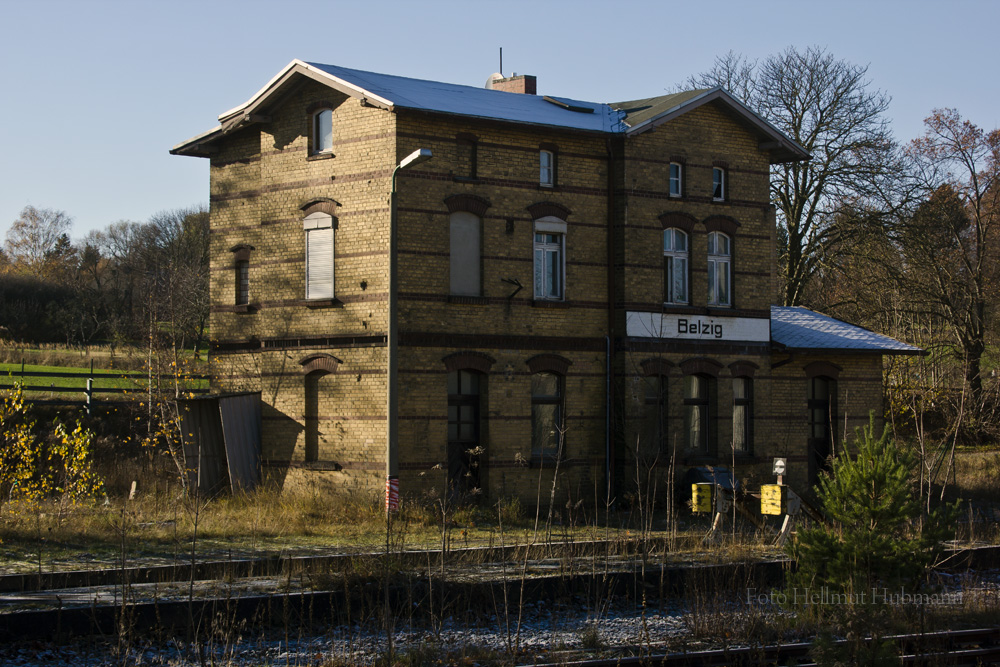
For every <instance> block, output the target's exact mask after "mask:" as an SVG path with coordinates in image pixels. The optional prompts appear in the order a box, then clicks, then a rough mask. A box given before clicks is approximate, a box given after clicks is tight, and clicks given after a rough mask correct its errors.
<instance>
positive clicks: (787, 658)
mask: <svg viewBox="0 0 1000 667" xmlns="http://www.w3.org/2000/svg"><path fill="white" fill-rule="evenodd" d="M881 641H886V642H891V643H892V644H893V645H894V646H895V647H896V651H897V653H898V655H899V661H900V664H903V665H914V666H927V667H930V666H931V665H949V666H950V667H986V666H987V665H1000V626H998V627H989V628H978V629H973V630H949V631H942V632H930V633H922V634H909V635H895V636H890V637H884V638H882V639H881ZM846 644H847V642H846V641H844V640H841V641H837V642H834V644H833V648H834V650H836V649H843V648H845V647H846ZM812 651H813V645H812V644H810V643H805V642H802V643H795V644H782V645H774V646H756V647H733V648H725V649H715V650H709V651H692V652H687V653H665V654H660V655H646V656H636V657H612V658H598V659H591V660H578V661H566V660H562V661H559V662H550V663H540V662H531V663H523V665H524V667H528V666H529V665H530V667H737V666H738V667H765V666H770V665H794V666H795V667H815V665H816V663H815V662H814V661H813V658H812Z"/></svg>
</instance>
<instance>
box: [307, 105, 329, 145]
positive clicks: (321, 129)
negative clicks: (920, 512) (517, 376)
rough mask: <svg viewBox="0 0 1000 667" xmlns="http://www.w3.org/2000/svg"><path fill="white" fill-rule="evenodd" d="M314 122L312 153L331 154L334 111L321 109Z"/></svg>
mask: <svg viewBox="0 0 1000 667" xmlns="http://www.w3.org/2000/svg"><path fill="white" fill-rule="evenodd" d="M312 120H313V122H312V125H313V127H312V152H313V153H329V152H330V151H332V150H333V110H332V109H320V110H319V111H317V112H316V113H314V114H313V117H312Z"/></svg>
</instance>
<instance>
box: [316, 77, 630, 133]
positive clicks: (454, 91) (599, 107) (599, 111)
mask: <svg viewBox="0 0 1000 667" xmlns="http://www.w3.org/2000/svg"><path fill="white" fill-rule="evenodd" d="M308 64H309V66H310V67H313V68H315V69H318V70H320V71H323V72H326V73H327V74H330V75H331V76H335V77H337V78H338V79H341V80H343V81H345V82H347V83H349V84H351V85H353V86H356V87H357V88H360V89H363V90H364V91H366V92H369V93H372V94H374V95H377V96H378V97H381V98H383V99H385V100H387V101H389V102H390V103H391V104H392V105H394V106H397V107H403V108H406V109H419V110H422V111H434V112H437V113H451V114H457V115H460V116H475V117H479V118H490V119H494V120H507V121H512V122H515V123H532V124H535V125H551V126H556V127H565V128H571V129H575V130H588V131H591V132H620V131H621V128H622V124H621V119H622V118H623V117H624V115H625V114H624V113H622V112H620V111H616V110H615V109H612V108H611V107H610V106H609V105H607V104H599V103H595V102H581V101H579V100H571V99H566V98H553V99H556V100H559V101H560V102H564V103H566V104H569V105H571V106H575V107H583V108H586V109H592V110H593V113H586V112H580V111H572V110H570V109H566V108H563V107H561V106H559V105H556V104H553V103H551V102H547V101H545V99H544V98H543V97H541V96H537V95H522V94H520V93H508V92H503V91H500V90H488V89H486V88H476V87H475V86H460V85H458V84H454V83H442V82H440V81H425V80H423V79H410V78H407V77H403V76H394V75H392V74H378V73H376V72H365V71H362V70H356V69H348V68H346V67H337V66H336V65H323V64H321V63H308Z"/></svg>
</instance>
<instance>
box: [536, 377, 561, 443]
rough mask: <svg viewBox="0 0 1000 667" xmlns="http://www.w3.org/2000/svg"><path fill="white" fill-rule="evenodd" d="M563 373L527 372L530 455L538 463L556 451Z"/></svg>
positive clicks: (559, 436)
mask: <svg viewBox="0 0 1000 667" xmlns="http://www.w3.org/2000/svg"><path fill="white" fill-rule="evenodd" d="M563 387H564V382H563V376H562V375H559V374H557V373H554V372H552V371H541V372H538V373H534V374H532V376H531V458H532V459H533V460H534V461H536V462H539V463H543V462H546V461H554V460H555V459H556V457H557V456H558V455H559V444H560V439H561V436H562V431H563V430H564V426H563V391H564V389H563Z"/></svg>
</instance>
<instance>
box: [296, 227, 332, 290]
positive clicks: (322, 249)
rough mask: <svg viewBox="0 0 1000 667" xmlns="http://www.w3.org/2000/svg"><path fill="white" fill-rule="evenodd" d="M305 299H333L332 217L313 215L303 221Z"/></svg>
mask: <svg viewBox="0 0 1000 667" xmlns="http://www.w3.org/2000/svg"><path fill="white" fill-rule="evenodd" d="M303 226H304V228H305V232H306V298H307V299H332V298H333V216H332V215H330V214H329V213H313V214H312V215H310V216H308V217H307V218H306V219H305V223H304V225H303Z"/></svg>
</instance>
